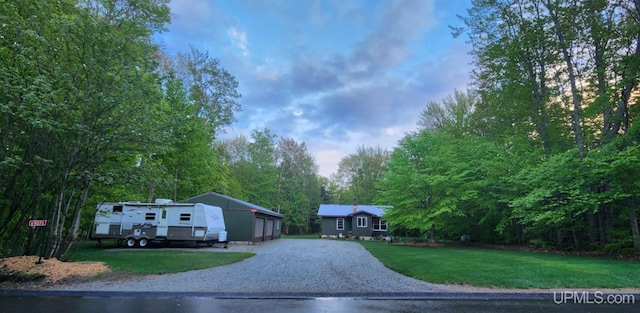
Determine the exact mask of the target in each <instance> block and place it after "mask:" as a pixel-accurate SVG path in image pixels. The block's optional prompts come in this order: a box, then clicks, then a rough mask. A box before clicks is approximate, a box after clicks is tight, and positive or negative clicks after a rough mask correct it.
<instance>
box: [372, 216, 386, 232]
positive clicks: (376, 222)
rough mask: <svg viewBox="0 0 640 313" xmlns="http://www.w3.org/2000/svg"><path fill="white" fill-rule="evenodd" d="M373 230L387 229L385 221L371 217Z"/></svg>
mask: <svg viewBox="0 0 640 313" xmlns="http://www.w3.org/2000/svg"><path fill="white" fill-rule="evenodd" d="M372 223H373V230H387V221H385V220H383V219H381V218H377V217H374V218H373V222H372Z"/></svg>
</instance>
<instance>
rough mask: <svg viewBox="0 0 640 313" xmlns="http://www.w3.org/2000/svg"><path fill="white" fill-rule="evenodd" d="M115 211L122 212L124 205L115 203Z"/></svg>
mask: <svg viewBox="0 0 640 313" xmlns="http://www.w3.org/2000/svg"><path fill="white" fill-rule="evenodd" d="M113 213H122V206H121V205H114V206H113Z"/></svg>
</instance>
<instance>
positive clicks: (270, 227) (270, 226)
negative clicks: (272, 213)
mask: <svg viewBox="0 0 640 313" xmlns="http://www.w3.org/2000/svg"><path fill="white" fill-rule="evenodd" d="M265 239H273V220H267V235H266V237H265Z"/></svg>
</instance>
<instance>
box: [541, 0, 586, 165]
mask: <svg viewBox="0 0 640 313" xmlns="http://www.w3.org/2000/svg"><path fill="white" fill-rule="evenodd" d="M545 6H546V7H547V10H548V11H549V15H550V16H551V19H552V20H553V25H554V28H555V31H556V38H557V39H558V44H559V48H560V50H561V52H562V56H563V59H564V63H565V65H566V66H567V75H568V76H569V85H570V87H571V100H572V104H573V110H572V111H571V128H572V129H573V134H574V137H575V143H576V146H577V147H578V157H579V158H580V161H582V160H583V159H584V143H583V138H582V125H581V121H580V110H581V105H582V104H581V99H580V92H579V90H578V85H577V82H576V74H575V69H574V68H573V61H572V60H571V55H570V54H569V49H568V46H567V42H566V41H565V37H564V33H563V32H562V29H561V28H560V20H559V19H558V15H557V12H556V11H555V8H553V7H552V5H551V1H549V0H547V1H546V2H545Z"/></svg>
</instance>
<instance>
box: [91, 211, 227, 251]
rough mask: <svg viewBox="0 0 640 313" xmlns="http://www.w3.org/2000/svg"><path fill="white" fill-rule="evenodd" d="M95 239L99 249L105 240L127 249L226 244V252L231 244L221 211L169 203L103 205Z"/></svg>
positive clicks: (94, 229)
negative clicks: (170, 245) (151, 245)
mask: <svg viewBox="0 0 640 313" xmlns="http://www.w3.org/2000/svg"><path fill="white" fill-rule="evenodd" d="M91 239H93V240H97V241H98V242H97V245H98V246H100V245H101V243H102V240H104V239H115V240H117V241H118V244H119V245H120V244H122V243H125V245H126V246H127V247H146V246H148V245H149V244H150V243H151V242H154V243H164V244H169V243H170V242H186V241H193V242H195V243H196V246H197V245H199V244H200V243H205V244H207V245H209V246H212V245H213V244H215V243H222V244H224V247H225V248H227V244H228V241H227V232H226V227H225V223H224V216H223V214H222V209H221V208H220V207H217V206H211V205H206V204H202V203H174V202H171V201H170V200H167V199H158V200H156V202H155V203H140V202H118V203H101V204H99V205H98V210H97V212H96V215H95V220H94V227H93V231H92V233H91Z"/></svg>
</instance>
